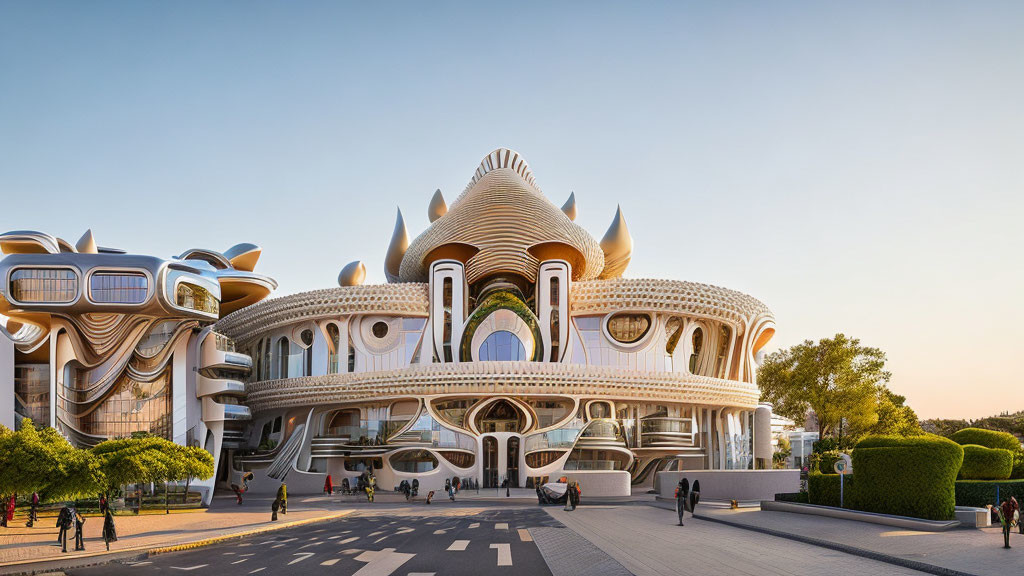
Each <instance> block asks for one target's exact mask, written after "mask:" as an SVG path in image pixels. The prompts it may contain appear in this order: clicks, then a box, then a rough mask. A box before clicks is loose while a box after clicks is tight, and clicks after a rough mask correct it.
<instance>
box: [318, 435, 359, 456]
mask: <svg viewBox="0 0 1024 576" xmlns="http://www.w3.org/2000/svg"><path fill="white" fill-rule="evenodd" d="M350 444H351V438H349V436H348V435H342V436H316V437H314V438H313V440H312V442H311V443H310V456H311V457H313V458H344V457H345V456H346V455H347V454H348V453H349V452H351V451H352V448H351V447H350V446H349V445H350Z"/></svg>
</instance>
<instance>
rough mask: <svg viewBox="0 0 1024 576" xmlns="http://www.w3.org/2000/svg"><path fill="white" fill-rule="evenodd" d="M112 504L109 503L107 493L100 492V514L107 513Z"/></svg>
mask: <svg viewBox="0 0 1024 576" xmlns="http://www.w3.org/2000/svg"><path fill="white" fill-rule="evenodd" d="M109 506H110V504H108V503H107V495H106V494H100V514H106V513H107V508H109Z"/></svg>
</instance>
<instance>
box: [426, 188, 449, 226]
mask: <svg viewBox="0 0 1024 576" xmlns="http://www.w3.org/2000/svg"><path fill="white" fill-rule="evenodd" d="M447 213H448V205H447V204H445V203H444V195H443V194H441V189H440V188H438V189H437V190H436V191H435V192H434V196H433V197H432V198H431V199H430V206H427V218H430V221H431V222H433V221H434V220H437V219H438V218H440V217H441V216H444V215H445V214H447Z"/></svg>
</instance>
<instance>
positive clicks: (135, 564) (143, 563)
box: [129, 560, 152, 566]
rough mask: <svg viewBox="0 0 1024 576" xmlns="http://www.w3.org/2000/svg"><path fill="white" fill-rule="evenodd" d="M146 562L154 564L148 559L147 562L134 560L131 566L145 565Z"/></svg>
mask: <svg viewBox="0 0 1024 576" xmlns="http://www.w3.org/2000/svg"><path fill="white" fill-rule="evenodd" d="M146 564H152V562H150V561H148V560H147V561H145V562H132V563H131V564H129V566H145V565H146Z"/></svg>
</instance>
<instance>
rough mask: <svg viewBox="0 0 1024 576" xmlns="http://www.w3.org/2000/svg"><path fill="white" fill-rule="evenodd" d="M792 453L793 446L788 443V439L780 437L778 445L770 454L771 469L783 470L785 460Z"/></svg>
mask: <svg viewBox="0 0 1024 576" xmlns="http://www.w3.org/2000/svg"><path fill="white" fill-rule="evenodd" d="M792 453H793V446H792V445H791V444H790V443H789V438H786V437H785V436H780V437H779V444H778V446H776V447H775V452H773V453H772V467H773V468H776V469H781V468H785V467H786V458H789V456H790V454H792Z"/></svg>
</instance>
